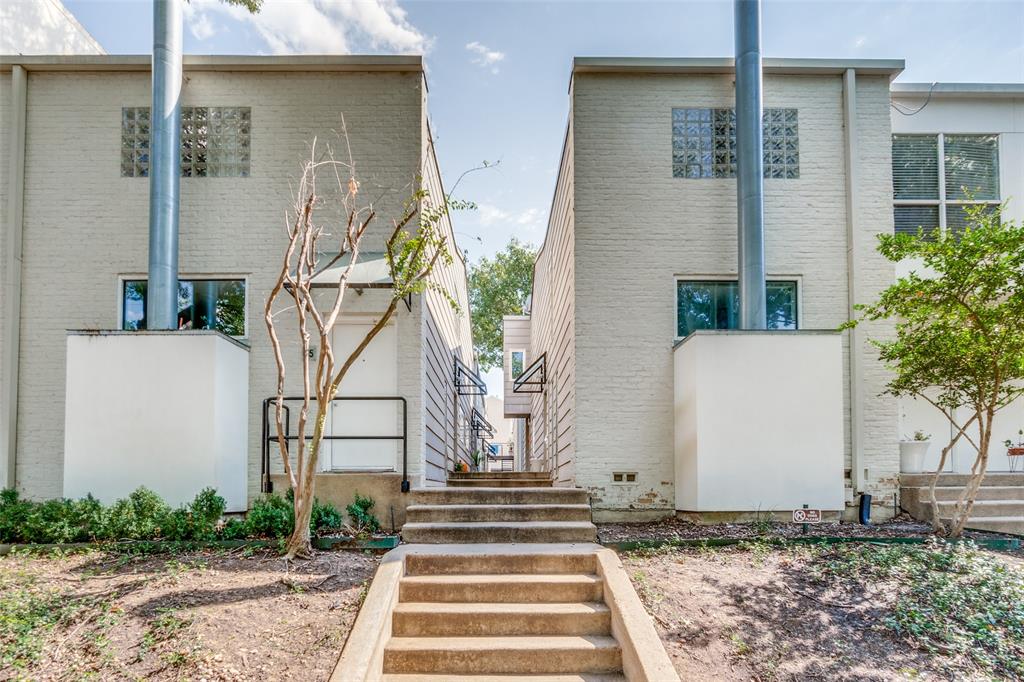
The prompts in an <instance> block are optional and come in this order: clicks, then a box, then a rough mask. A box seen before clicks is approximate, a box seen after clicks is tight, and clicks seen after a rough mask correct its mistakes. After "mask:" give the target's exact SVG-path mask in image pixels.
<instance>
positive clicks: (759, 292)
mask: <svg viewBox="0 0 1024 682" xmlns="http://www.w3.org/2000/svg"><path fill="white" fill-rule="evenodd" d="M735 22H736V208H737V216H736V217H737V223H738V235H739V296H740V329H764V328H765V327H766V326H767V319H766V318H767V313H766V307H767V306H766V302H765V299H766V292H765V263H764V139H763V137H764V132H763V129H762V127H761V125H762V124H761V117H762V113H761V112H762V102H761V2H760V0H736V2H735Z"/></svg>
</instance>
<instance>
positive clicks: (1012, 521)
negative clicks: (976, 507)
mask: <svg viewBox="0 0 1024 682" xmlns="http://www.w3.org/2000/svg"><path fill="white" fill-rule="evenodd" d="M967 527H968V528H971V529H973V530H987V531H991V532H993V533H1009V534H1011V535H1024V516H986V517H977V516H974V515H972V516H971V518H969V519H967Z"/></svg>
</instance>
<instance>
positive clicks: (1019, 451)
mask: <svg viewBox="0 0 1024 682" xmlns="http://www.w3.org/2000/svg"><path fill="white" fill-rule="evenodd" d="M1003 445H1005V446H1006V459H1007V460H1008V461H1009V462H1010V471H1016V470H1017V462H1019V461H1021V460H1019V459H1018V460H1015V459H1014V457H1024V429H1021V430H1019V431H1018V432H1017V443H1016V445H1015V444H1014V443H1013V441H1011V440H1010V439H1009V438H1007V439H1006V440H1004V441H1003Z"/></svg>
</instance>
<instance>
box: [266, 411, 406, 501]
mask: <svg viewBox="0 0 1024 682" xmlns="http://www.w3.org/2000/svg"><path fill="white" fill-rule="evenodd" d="M283 400H284V401H285V402H296V401H300V402H301V401H302V400H303V398H302V397H301V396H289V397H285V398H284V399H283ZM343 401H364V402H383V401H388V402H397V403H399V404H400V405H401V406H402V432H401V433H400V434H398V435H395V436H379V435H344V436H335V435H326V434H325V435H324V436H323V439H324V440H325V441H333V440H399V441H402V492H403V493H407V492H409V413H408V404H407V403H406V400H405V398H403V397H402V396H400V395H359V396H356V395H352V396H349V395H346V396H335V397H334V398H333V399H332V400H331V403H332V404H333V403H335V402H343ZM310 402H316V398H310ZM276 403H277V396H271V397H269V398H266V399H265V400H264V401H263V436H262V439H261V441H262V442H261V448H262V451H261V453H260V455H261V456H260V482H261V489H262V491H263V492H265V493H271V492H273V491H274V486H273V483H272V482H271V480H270V451H271V449H272V446H273V444H275V443H277V438H278V434H277V433H276V432H274V433H271V424H276V422H277V420H276V418H274V419H272V418H271V415H270V410H271V409H276ZM282 407H283V408H284V438H285V441H287V442H291V441H294V440H298V439H299V437H298V436H297V435H295V436H293V435H291V410H290V409H289V407H288V405H282ZM309 438H310V436H309V435H308V434H307V435H306V440H309Z"/></svg>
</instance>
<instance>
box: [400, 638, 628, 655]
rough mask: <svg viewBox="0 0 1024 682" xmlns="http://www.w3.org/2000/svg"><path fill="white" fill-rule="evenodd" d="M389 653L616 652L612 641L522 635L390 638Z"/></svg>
mask: <svg viewBox="0 0 1024 682" xmlns="http://www.w3.org/2000/svg"><path fill="white" fill-rule="evenodd" d="M385 648H386V649H390V650H392V651H433V650H437V649H441V650H445V651H454V650H459V651H523V652H529V651H532V650H537V649H542V650H543V649H567V650H568V649H618V648H619V643H618V642H617V641H616V640H615V638H614V637H610V636H602V635H583V636H578V635H555V636H543V635H525V636H518V635H514V636H509V635H502V636H500V637H392V638H391V639H390V640H388V643H387V645H386V646H385Z"/></svg>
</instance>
